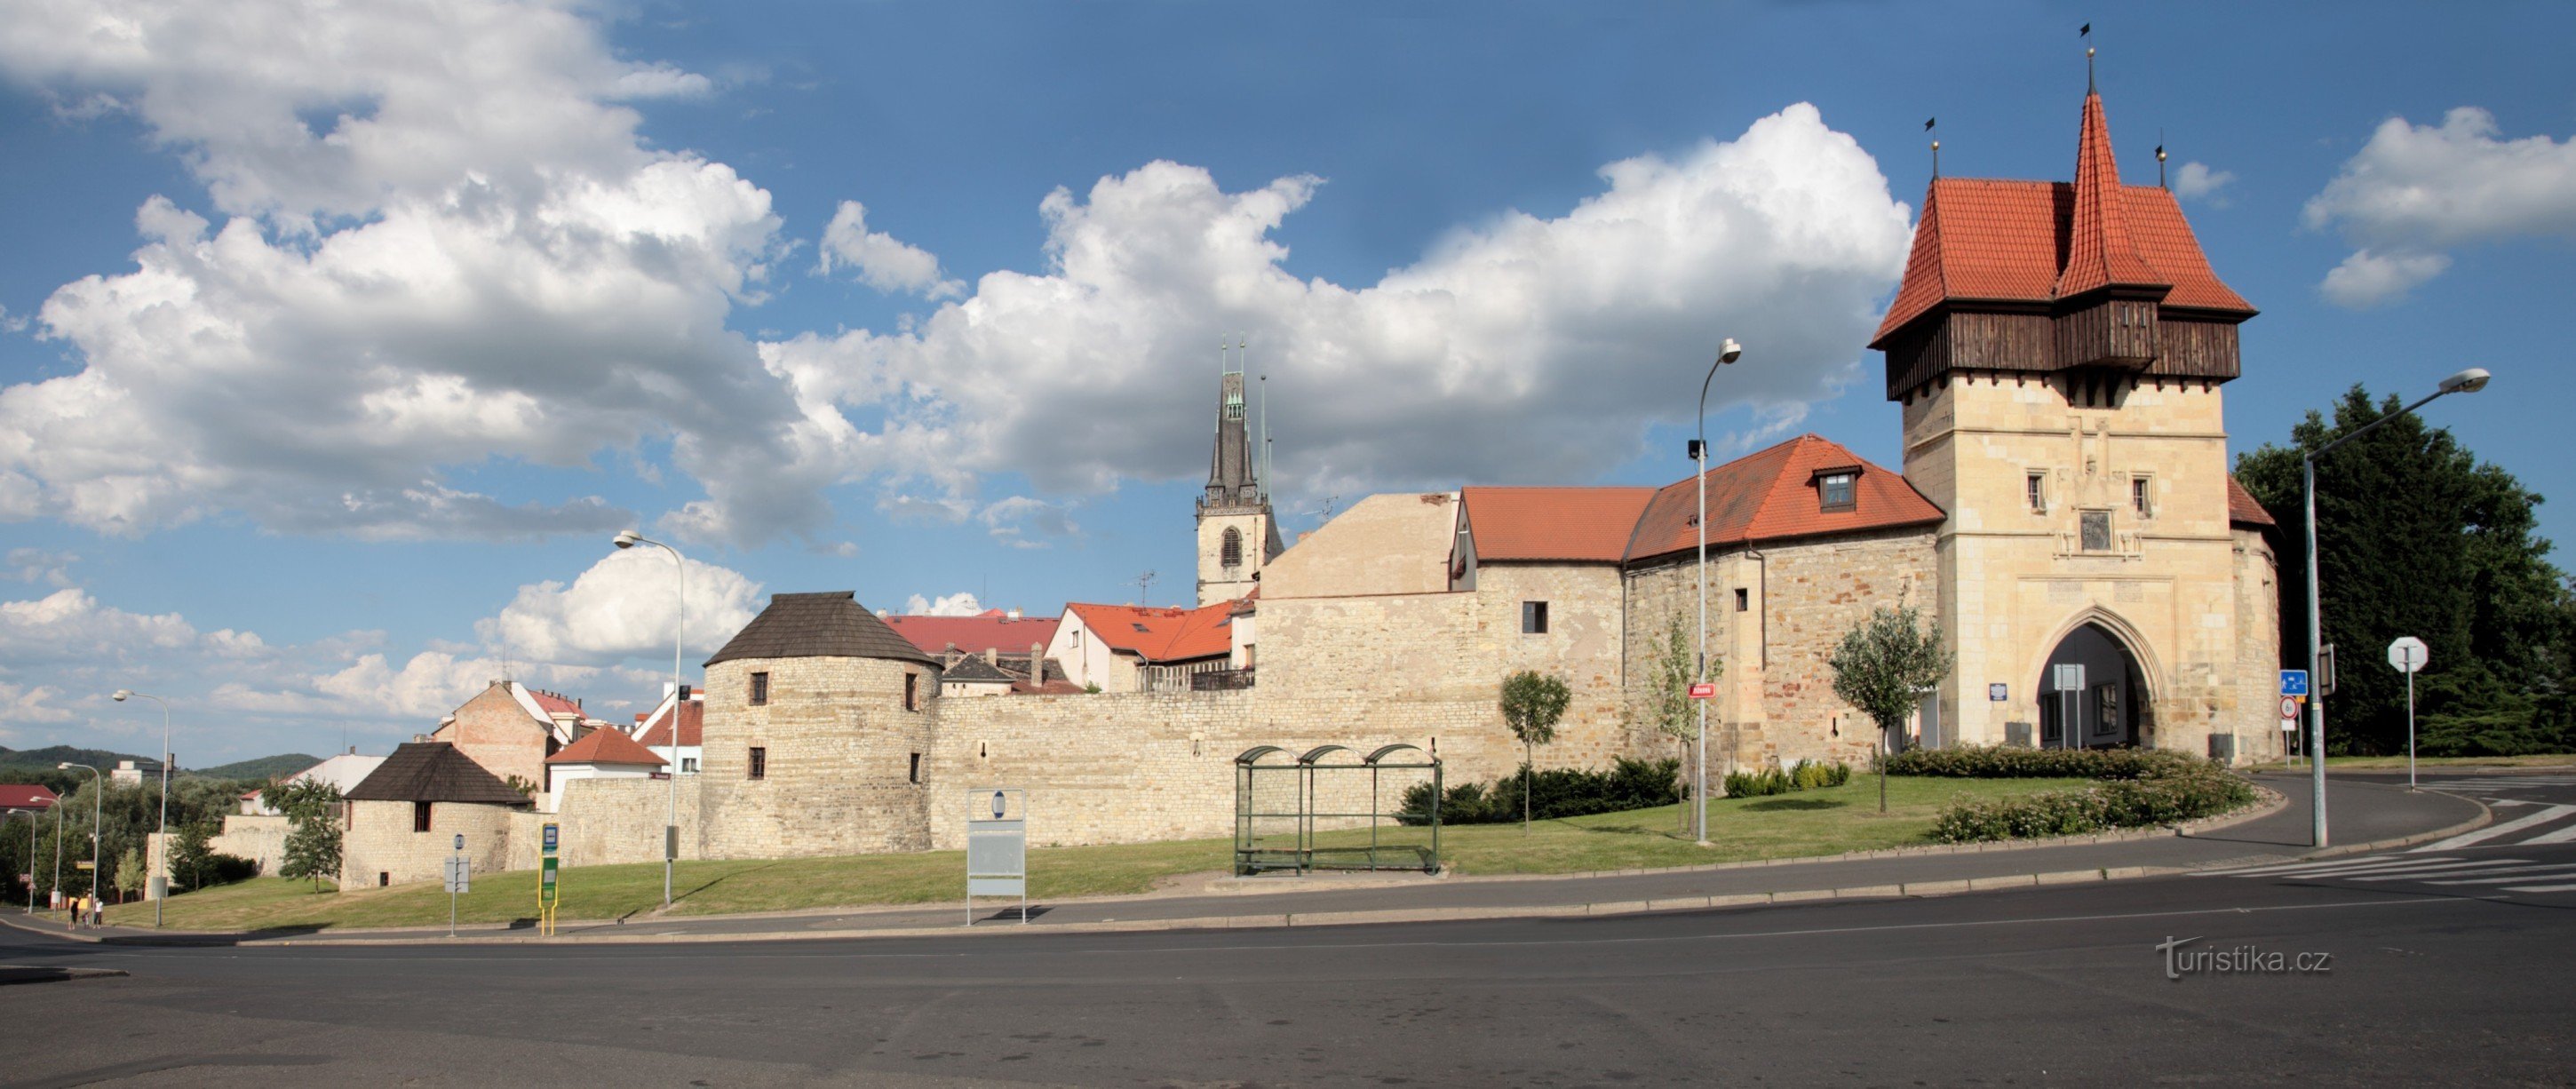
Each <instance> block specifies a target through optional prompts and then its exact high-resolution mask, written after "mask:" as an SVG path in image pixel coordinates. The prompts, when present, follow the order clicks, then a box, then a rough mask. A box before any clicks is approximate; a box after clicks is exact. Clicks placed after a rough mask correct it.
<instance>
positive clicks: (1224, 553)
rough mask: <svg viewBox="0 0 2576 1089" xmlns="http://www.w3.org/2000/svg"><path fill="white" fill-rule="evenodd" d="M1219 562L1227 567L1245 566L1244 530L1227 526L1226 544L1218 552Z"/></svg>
mask: <svg viewBox="0 0 2576 1089" xmlns="http://www.w3.org/2000/svg"><path fill="white" fill-rule="evenodd" d="M1217 562H1218V563H1220V564H1223V565H1225V566H1227V567H1241V566H1243V531H1242V530H1239V529H1236V528H1234V527H1233V526H1227V527H1225V544H1224V546H1223V547H1222V548H1221V549H1220V550H1219V551H1218V552H1217Z"/></svg>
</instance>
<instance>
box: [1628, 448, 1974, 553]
mask: <svg viewBox="0 0 2576 1089" xmlns="http://www.w3.org/2000/svg"><path fill="white" fill-rule="evenodd" d="M1853 467H1856V468H1858V469H1859V470H1860V479H1859V480H1858V481H1856V482H1854V484H1853V488H1852V498H1853V503H1852V507H1851V509H1849V510H1831V511H1829V510H1825V509H1823V507H1822V502H1821V497H1820V496H1819V495H1818V493H1817V491H1816V488H1817V484H1816V480H1815V478H1816V473H1817V470H1820V469H1840V468H1853ZM1698 493H1699V489H1698V487H1697V485H1696V484H1695V482H1694V480H1691V479H1685V480H1682V481H1680V482H1678V483H1674V484H1669V485H1666V486H1665V487H1664V488H1663V489H1661V490H1659V491H1657V492H1656V493H1655V496H1654V499H1653V501H1652V502H1649V503H1648V504H1647V505H1646V510H1645V513H1644V514H1643V515H1641V516H1640V517H1639V518H1638V519H1637V532H1636V536H1634V537H1633V538H1631V539H1630V540H1629V542H1628V551H1627V557H1626V558H1628V559H1630V560H1641V559H1646V558H1649V557H1653V556H1662V555H1669V554H1671V553H1674V552H1684V551H1689V550H1690V549H1692V548H1694V547H1696V546H1697V544H1698V540H1699V536H1698V530H1697V529H1696V528H1695V527H1694V525H1693V524H1692V522H1691V518H1692V517H1693V516H1694V514H1695V513H1696V511H1697V508H1698V504H1699V494H1698ZM1943 517H1945V516H1944V515H1943V514H1942V513H1941V508H1939V507H1936V506H1933V505H1932V501H1931V500H1929V499H1925V498H1923V495H1922V493H1920V492H1917V491H1915V490H1914V486H1913V485H1911V484H1908V483H1906V482H1905V478H1904V477H1903V476H1900V475H1898V474H1896V473H1892V472H1889V471H1887V470H1886V469H1882V468H1879V467H1878V466H1876V465H1872V464H1870V463H1868V462H1866V461H1862V460H1861V459H1860V458H1859V457H1858V456H1857V455H1855V454H1853V453H1852V452H1851V451H1850V450H1849V449H1846V448H1845V447H1844V446H1843V445H1842V444H1841V443H1838V442H1834V441H1833V440H1830V439H1827V438H1824V437H1823V436H1820V435H1800V436H1798V437H1797V438H1794V439H1791V440H1789V441H1787V442H1784V443H1781V444H1780V445H1778V446H1774V447H1771V448H1770V449H1768V450H1762V451H1759V452H1756V453H1752V454H1747V455H1745V456H1743V457H1740V458H1737V459H1735V460H1734V461H1730V462H1727V463H1726V464H1724V465H1720V466H1718V467H1716V468H1713V469H1710V470H1709V471H1708V543H1709V544H1710V545H1711V546H1716V545H1736V544H1745V543H1750V542H1759V541H1774V540H1783V539H1787V538H1792V537H1812V536H1816V535H1819V534H1827V533H1858V532H1864V531H1868V530H1878V529H1893V528H1897V527H1900V526H1918V525H1931V524H1935V523H1938V522H1940V521H1941V519H1942V518H1943Z"/></svg>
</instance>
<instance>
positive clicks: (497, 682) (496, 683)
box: [491, 677, 510, 688]
mask: <svg viewBox="0 0 2576 1089" xmlns="http://www.w3.org/2000/svg"><path fill="white" fill-rule="evenodd" d="M508 683H510V682H509V681H508V680H507V679H506V678H502V677H494V678H492V685H491V686H492V687H494V688H499V687H501V686H502V685H505V684H508Z"/></svg>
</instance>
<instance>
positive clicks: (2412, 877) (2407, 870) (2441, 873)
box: [2328, 859, 2513, 881]
mask: <svg viewBox="0 0 2576 1089" xmlns="http://www.w3.org/2000/svg"><path fill="white" fill-rule="evenodd" d="M2509 861H2513V860H2511V859H2491V860H2488V861H2484V862H2446V863H2444V864H2442V865H2439V866H2407V867H2401V868H2397V869H2387V870H2374V871H2371V872H2369V873H2363V874H2330V875H2328V876H2332V877H2345V878H2349V879H2351V880H2354V881H2418V880H2423V879H2425V878H2432V877H2448V876H2450V875H2451V874H2453V873H2492V872H2494V871H2493V869H2492V867H2494V866H2495V865H2497V864H2498V863H2499V862H2509Z"/></svg>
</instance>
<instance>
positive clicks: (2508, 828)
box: [2412, 805, 2576, 854]
mask: <svg viewBox="0 0 2576 1089" xmlns="http://www.w3.org/2000/svg"><path fill="white" fill-rule="evenodd" d="M2571 813H2576V805H2552V806H2543V807H2542V808H2541V809H2539V810H2538V811H2536V812H2533V813H2531V814H2530V815H2528V816H2522V817H2516V818H2514V819H2512V820H2509V821H2506V822H2504V823H2503V824H2490V825H2488V826H2486V827H2484V828H2480V829H2478V830H2477V831H2474V832H2466V833H2462V834H2460V835H2456V836H2452V837H2451V838H2449V839H2446V840H2443V841H2441V842H2439V843H2428V844H2425V845H2424V846H2421V847H2418V848H2415V850H2414V851H2413V852H2412V853H2415V854H2421V853H2424V852H2426V851H2449V850H2455V849H2458V848H2461V847H2466V846H2469V845H2471V844H2476V843H2484V842H2486V841H2488V840H2491V839H2494V838H2496V837H2497V836H2505V835H2511V834H2513V833H2515V832H2519V831H2522V830H2523V829H2525V828H2530V827H2532V826H2534V825H2541V824H2547V823H2549V822H2551V821H2554V820H2557V819H2559V818H2561V817H2564V816H2567V815H2568V814H2571Z"/></svg>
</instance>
